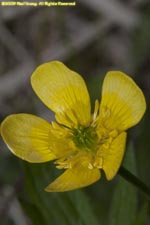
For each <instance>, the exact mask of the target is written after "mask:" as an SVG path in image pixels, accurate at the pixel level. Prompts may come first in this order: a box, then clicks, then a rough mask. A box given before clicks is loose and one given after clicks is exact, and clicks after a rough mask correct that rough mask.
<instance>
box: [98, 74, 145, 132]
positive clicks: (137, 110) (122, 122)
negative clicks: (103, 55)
mask: <svg viewBox="0 0 150 225" xmlns="http://www.w3.org/2000/svg"><path fill="white" fill-rule="evenodd" d="M145 109H146V103H145V98H144V95H143V93H142V91H141V89H140V88H139V87H138V86H137V85H136V83H135V82H134V81H133V80H132V79H131V78H130V77H129V76H127V75H125V74H124V73H122V72H119V71H113V72H109V73H108V74H107V75H106V77H105V79H104V83H103V88H102V101H101V105H100V117H101V119H102V120H103V121H104V123H105V126H107V127H108V128H117V129H119V130H126V129H128V128H130V127H132V126H134V125H136V124H137V123H138V122H139V121H140V120H141V118H142V116H143V114H144V112H145Z"/></svg>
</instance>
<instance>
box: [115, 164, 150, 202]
mask: <svg viewBox="0 0 150 225" xmlns="http://www.w3.org/2000/svg"><path fill="white" fill-rule="evenodd" d="M118 174H119V175H120V176H122V177H123V178H124V179H125V180H127V181H128V182H129V183H132V184H133V185H134V186H136V187H137V188H138V189H139V190H141V191H142V192H143V193H144V194H145V195H146V196H147V197H148V198H149V200H150V187H148V186H147V185H146V184H144V183H143V182H142V181H141V180H140V179H139V178H137V177H136V176H135V175H133V174H132V173H131V172H129V171H128V170H127V169H125V168H124V167H123V166H121V167H120V169H119V171H118Z"/></svg>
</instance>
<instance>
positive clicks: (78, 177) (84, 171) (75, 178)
mask: <svg viewBox="0 0 150 225" xmlns="http://www.w3.org/2000/svg"><path fill="white" fill-rule="evenodd" d="M99 179H100V171H99V170H98V169H88V168H84V167H78V168H75V169H67V170H66V171H65V172H64V173H63V174H62V175H61V176H59V177H58V178H57V179H56V180H55V181H53V182H52V183H51V184H49V185H48V186H47V187H46V189H45V190H46V191H48V192H63V191H70V190H74V189H78V188H82V187H85V186H88V185H90V184H92V183H94V182H96V181H97V180H99Z"/></svg>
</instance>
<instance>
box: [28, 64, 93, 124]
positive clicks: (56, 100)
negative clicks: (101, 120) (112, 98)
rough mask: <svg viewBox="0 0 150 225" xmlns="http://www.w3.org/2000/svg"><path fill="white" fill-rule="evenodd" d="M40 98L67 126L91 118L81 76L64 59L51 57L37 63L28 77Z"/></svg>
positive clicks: (58, 119)
mask: <svg viewBox="0 0 150 225" xmlns="http://www.w3.org/2000/svg"><path fill="white" fill-rule="evenodd" d="M31 84H32V87H33V89H34V91H35V92H36V94H37V95H38V96H39V98H40V99H41V100H42V101H43V102H44V103H45V105H47V106H48V107H49V108H50V109H51V110H53V111H54V112H55V113H56V119H57V121H58V122H59V123H61V124H64V125H66V126H69V127H71V126H74V127H75V126H77V124H78V123H79V124H81V125H87V124H89V122H90V119H91V115H90V111H91V108H90V98H89V94H88V91H87V87H86V85H85V82H84V80H83V79H82V77H81V76H80V75H78V74H77V73H76V72H73V71H71V70H70V69H69V68H67V67H66V66H65V65H64V64H63V63H61V62H58V61H53V62H49V63H45V64H42V65H41V66H39V67H38V68H37V69H36V70H35V72H34V73H33V74H32V77H31Z"/></svg>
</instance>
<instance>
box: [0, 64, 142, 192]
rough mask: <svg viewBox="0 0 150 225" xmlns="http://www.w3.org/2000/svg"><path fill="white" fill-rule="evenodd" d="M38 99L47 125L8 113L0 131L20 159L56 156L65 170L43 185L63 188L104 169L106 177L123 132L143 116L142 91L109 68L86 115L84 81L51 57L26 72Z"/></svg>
mask: <svg viewBox="0 0 150 225" xmlns="http://www.w3.org/2000/svg"><path fill="white" fill-rule="evenodd" d="M31 84H32V87H33V89H34V91H35V93H36V94H37V95H38V97H39V98H40V99H41V100H42V101H43V102H44V103H45V105H46V106H47V107H48V108H50V109H51V110H52V111H53V112H54V113H55V118H56V121H57V122H52V123H49V122H47V121H45V120H44V119H41V118H39V117H37V116H34V115H30V114H16V115H10V116H8V117H7V118H6V119H5V120H4V121H3V122H2V125H1V134H2V137H3V139H4V141H5V143H6V144H7V146H8V148H9V149H10V150H11V151H12V153H14V154H15V155H16V156H18V157H19V158H22V159H24V160H26V161H28V162H32V163H40V162H47V161H50V160H55V161H54V163H55V164H56V167H57V168H58V169H64V170H65V171H64V172H63V173H62V175H60V176H59V177H58V178H57V179H56V180H55V181H53V182H52V183H51V184H49V185H48V186H47V187H46V191H50V192H62V191H68V190H73V189H77V188H81V187H84V186H87V185H90V184H92V183H94V182H96V181H97V180H99V179H100V177H101V170H103V171H104V172H105V175H106V178H107V180H111V179H112V178H113V177H114V176H115V175H116V173H117V171H118V169H119V167H120V164H121V162H122V159H123V155H124V151H125V143H126V136H127V134H126V130H127V129H129V128H130V127H132V126H134V125H136V124H137V123H138V122H139V121H140V120H141V118H142V116H143V114H144V112H145V108H146V104H145V99H144V96H143V93H142V91H141V90H140V88H139V87H138V86H137V85H136V84H135V82H134V81H133V80H132V79H131V78H130V77H129V76H127V75H125V74H124V73H122V72H119V71H112V72H108V73H107V74H106V76H105V79H104V83H103V86H102V97H101V102H100V105H99V102H98V100H96V101H95V109H94V113H93V114H91V104H90V97H89V94H88V90H87V87H86V84H85V82H84V80H83V79H82V77H81V76H80V75H78V74H77V73H76V72H73V71H71V70H70V69H68V68H67V67H66V66H65V65H64V64H63V63H61V62H58V61H53V62H50V63H45V64H43V65H41V66H39V67H38V68H37V69H36V70H35V72H34V73H33V74H32V76H31Z"/></svg>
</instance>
